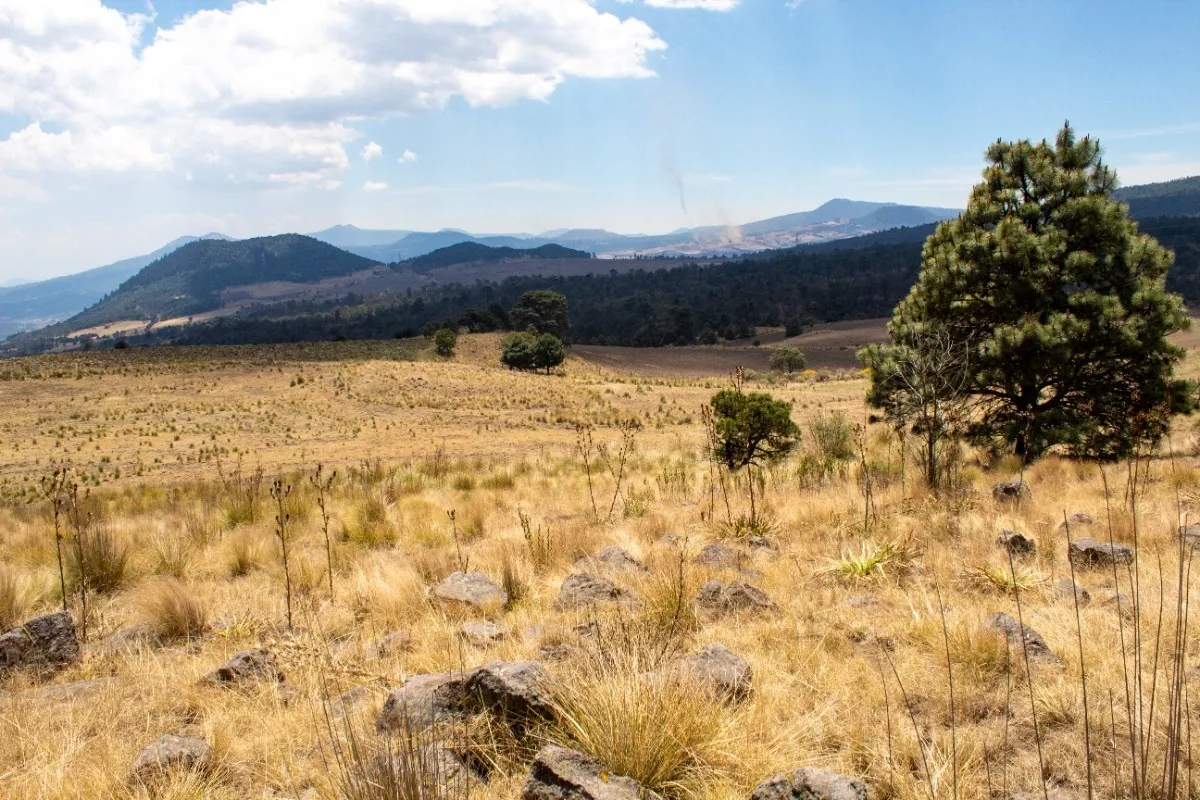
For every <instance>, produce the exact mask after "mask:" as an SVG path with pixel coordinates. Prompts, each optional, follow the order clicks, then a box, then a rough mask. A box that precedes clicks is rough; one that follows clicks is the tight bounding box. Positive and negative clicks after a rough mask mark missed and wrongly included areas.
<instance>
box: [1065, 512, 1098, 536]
mask: <svg viewBox="0 0 1200 800" xmlns="http://www.w3.org/2000/svg"><path fill="white" fill-rule="evenodd" d="M1068 523H1069V524H1070V526H1071V536H1075V535H1077V534H1078V533H1079V529H1080V528H1090V527H1091V526H1092V525H1095V524H1096V520H1095V519H1093V518H1092V515H1091V514H1083V513H1077V514H1072V515H1071V516H1069V517H1067V519H1066V520H1065V521H1064V522H1060V523H1058V532H1059V533H1062V534H1065V533H1066V532H1067V524H1068Z"/></svg>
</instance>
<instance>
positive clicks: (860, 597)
mask: <svg viewBox="0 0 1200 800" xmlns="http://www.w3.org/2000/svg"><path fill="white" fill-rule="evenodd" d="M842 605H844V606H846V607H848V608H869V607H871V606H877V605H879V598H878V597H877V596H875V595H873V594H856V595H854V597H850V598H847V599H846V600H845V601H844V602H843V603H842Z"/></svg>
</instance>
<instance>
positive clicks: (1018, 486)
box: [992, 478, 1033, 503]
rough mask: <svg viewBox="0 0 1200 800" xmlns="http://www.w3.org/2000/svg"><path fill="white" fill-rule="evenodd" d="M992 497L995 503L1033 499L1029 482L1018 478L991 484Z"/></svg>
mask: <svg viewBox="0 0 1200 800" xmlns="http://www.w3.org/2000/svg"><path fill="white" fill-rule="evenodd" d="M992 499H993V500H995V501H996V502H997V503H1021V502H1025V501H1027V500H1032V499H1033V491H1032V490H1031V489H1030V488H1029V484H1028V483H1026V482H1025V481H1023V480H1021V479H1020V478H1014V479H1013V480H1011V481H1000V482H999V483H997V484H995V485H994V486H992Z"/></svg>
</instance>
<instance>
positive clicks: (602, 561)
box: [573, 545, 650, 572]
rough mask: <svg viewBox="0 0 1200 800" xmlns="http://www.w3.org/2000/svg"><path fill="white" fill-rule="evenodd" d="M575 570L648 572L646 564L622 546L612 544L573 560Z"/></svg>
mask: <svg viewBox="0 0 1200 800" xmlns="http://www.w3.org/2000/svg"><path fill="white" fill-rule="evenodd" d="M573 569H575V571H576V572H649V571H650V570H648V569H646V565H645V564H643V563H642V562H640V561H638V560H637V559H636V558H634V557H633V556H631V555H629V553H628V551H626V550H625V549H624V548H623V547H617V546H616V545H612V546H610V547H605V548H604V549H603V550H600V551H599V552H597V553H594V554H592V555H590V556H584V557H583V558H581V559H579V560H578V561H576V562H575V566H574V567H573Z"/></svg>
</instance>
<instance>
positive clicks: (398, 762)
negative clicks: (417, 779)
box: [365, 742, 479, 797]
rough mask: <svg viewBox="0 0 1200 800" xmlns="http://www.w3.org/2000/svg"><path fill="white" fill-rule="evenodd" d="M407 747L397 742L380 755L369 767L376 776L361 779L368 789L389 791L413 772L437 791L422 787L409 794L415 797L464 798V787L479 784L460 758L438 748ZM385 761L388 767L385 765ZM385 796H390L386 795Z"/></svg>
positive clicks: (432, 744)
mask: <svg viewBox="0 0 1200 800" xmlns="http://www.w3.org/2000/svg"><path fill="white" fill-rule="evenodd" d="M408 747H409V745H407V744H406V743H404V742H400V743H398V744H397V745H395V746H394V747H393V748H392V752H391V753H381V754H380V755H379V756H377V757H376V758H375V759H374V761H373V762H372V764H371V766H372V767H373V768H374V769H375V770H376V772H377V774H376V775H374V776H370V775H368V776H365V777H367V778H368V779H370V780H371V782H372V785H371V788H372V789H375V788H377V787H378V788H384V787H386V788H387V789H392V788H393V787H395V786H396V784H398V783H401V782H402V781H403V778H402V776H406V775H410V774H411V773H412V771H413V770H414V768H417V769H420V770H421V771H422V772H424V773H425V777H426V778H427V779H428V780H429V781H430V782H432V783H435V784H436V785H437V787H438V790H437V791H435V790H434V789H433V787H423V788H422V789H420V790H417V791H414V792H413V794H415V795H416V796H418V797H463V796H466V795H467V792H466V789H467V788H468V786H467V785H466V784H473V783H475V782H477V781H478V780H479V777H478V776H477V775H476V774H475V772H474V771H473V770H472V769H471V768H470V767H469V766H467V764H466V763H465V762H464V761H463V760H462V758H460V757H459V756H458V755H457V754H456V753H454V752H453V751H451V750H449V749H447V748H446V747H444V746H442V745H441V744H437V743H428V744H424V745H420V746H416V747H412V749H407V748H408ZM389 759H390V760H391V764H389V763H388V760H389ZM397 788H399V787H397ZM385 794H386V796H389V797H390V796H392V795H391V793H390V792H388V793H385ZM371 796H376V795H374V794H372V795H371ZM399 796H406V792H405V791H404V789H403V788H401V789H400V793H399Z"/></svg>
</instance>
